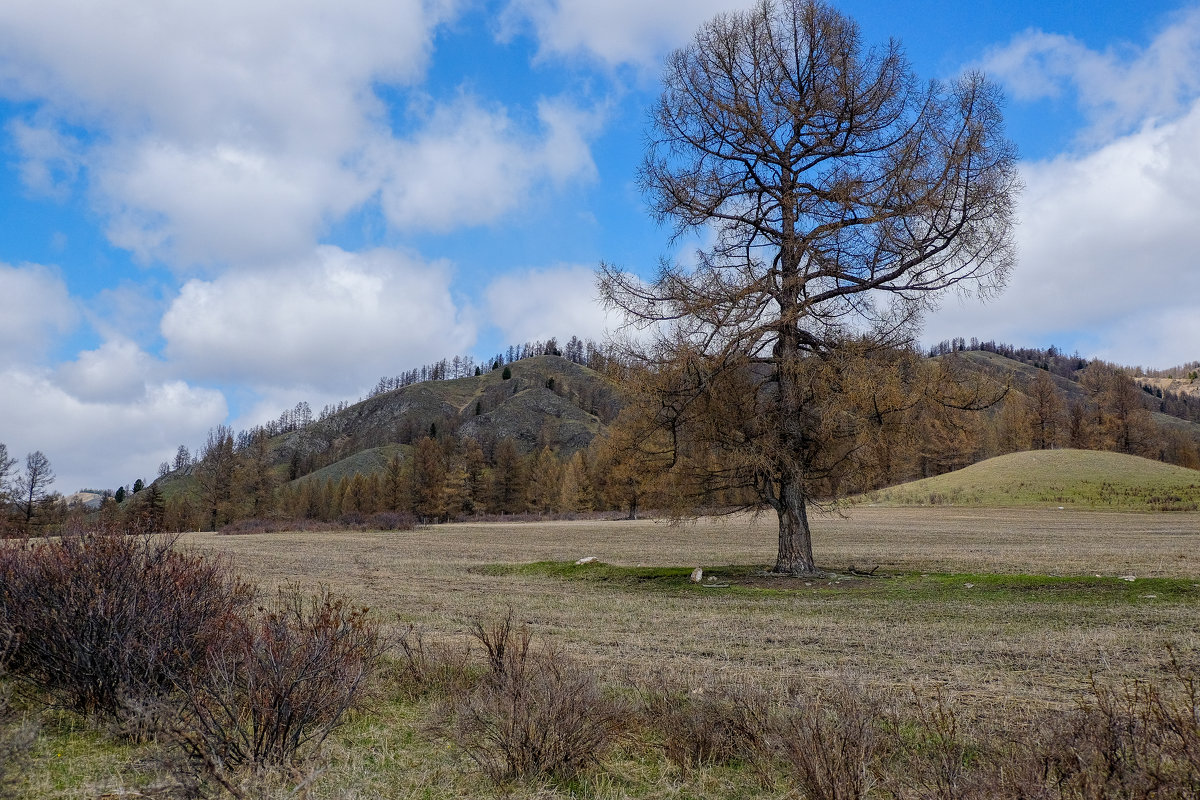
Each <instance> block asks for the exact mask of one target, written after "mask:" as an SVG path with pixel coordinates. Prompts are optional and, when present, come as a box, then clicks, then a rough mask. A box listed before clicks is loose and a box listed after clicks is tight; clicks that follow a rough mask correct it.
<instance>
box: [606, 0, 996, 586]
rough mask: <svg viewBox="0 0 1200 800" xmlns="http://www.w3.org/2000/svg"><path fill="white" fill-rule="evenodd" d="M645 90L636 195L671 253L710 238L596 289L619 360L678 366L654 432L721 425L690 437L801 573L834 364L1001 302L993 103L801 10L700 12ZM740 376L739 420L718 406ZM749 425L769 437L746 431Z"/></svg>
mask: <svg viewBox="0 0 1200 800" xmlns="http://www.w3.org/2000/svg"><path fill="white" fill-rule="evenodd" d="M663 82H664V89H663V92H662V95H661V97H660V99H659V100H658V102H657V104H656V105H655V107H654V108H653V111H652V123H651V129H650V132H649V140H650V143H649V148H648V151H647V154H646V158H645V161H644V163H643V166H642V168H641V171H640V182H641V185H642V187H643V189H644V191H645V192H646V194H647V196H648V198H649V202H650V205H651V208H652V209H653V212H654V214H655V215H656V217H657V218H658V219H659V220H660V221H666V222H670V223H672V224H673V226H674V229H675V235H676V237H677V238H679V237H683V236H685V235H689V234H693V233H700V234H704V235H706V236H707V237H708V238H709V239H711V241H712V244H711V245H710V246H708V247H707V248H706V249H704V250H702V251H701V252H700V253H698V259H697V263H696V264H695V266H692V267H685V266H679V265H672V264H664V265H663V266H662V267H661V269H660V272H659V275H658V276H657V278H656V279H655V280H654V281H653V282H650V283H648V284H647V283H643V282H642V281H640V280H638V279H636V278H635V277H632V276H630V275H628V274H626V273H624V272H623V271H621V270H620V269H618V268H616V267H613V266H610V265H603V266H602V267H601V275H600V287H601V294H602V296H603V297H604V299H605V300H606V301H607V303H608V305H609V306H610V307H615V308H617V309H620V310H622V311H624V312H625V313H626V314H627V315H628V317H629V318H630V319H632V320H634V321H635V323H634V324H639V323H640V324H641V326H642V327H644V328H646V329H649V331H650V333H649V334H647V336H648V337H649V339H650V340H651V341H652V342H653V344H651V345H640V346H638V347H631V349H632V350H633V351H634V354H635V355H637V356H640V357H642V358H644V359H646V360H647V361H648V362H650V363H651V364H654V365H658V366H661V365H663V364H673V365H674V366H672V367H671V368H670V372H672V374H673V375H674V376H675V378H676V379H675V380H673V381H671V382H669V383H666V384H660V385H659V388H660V389H662V391H661V392H660V401H661V409H660V411H659V421H660V423H661V424H662V425H663V426H665V427H667V428H669V429H671V430H672V431H673V432H674V433H676V434H678V433H680V432H681V431H682V427H681V426H683V425H684V423H686V422H689V421H691V422H695V421H696V419H697V418H698V417H697V415H695V414H691V416H689V414H690V412H691V410H692V408H693V406H694V404H695V403H696V402H698V400H699V399H700V398H704V397H707V401H706V402H708V403H709V404H710V405H713V406H714V410H716V411H720V412H721V413H724V414H729V415H730V416H728V417H726V418H725V421H724V422H721V421H719V420H718V421H714V420H708V421H707V422H706V423H705V425H706V426H707V427H708V428H709V430H708V431H707V432H706V434H705V435H706V436H709V437H710V438H715V439H717V440H720V441H723V442H726V443H729V442H738V441H739V440H744V441H741V443H740V445H739V446H740V447H742V448H743V450H744V451H745V452H746V453H747V457H746V459H745V460H744V461H743V464H744V467H745V469H752V470H753V472H754V475H753V476H752V478H753V479H752V483H753V488H754V490H755V491H756V494H757V497H758V498H759V500H760V501H762V502H765V503H767V504H769V505H770V506H771V507H772V508H774V509H775V511H776V512H777V513H778V516H779V553H778V558H777V560H776V564H775V570H776V571H778V572H786V573H795V574H802V573H809V572H813V571H815V569H816V565H815V563H814V560H813V556H812V544H811V536H810V531H809V523H808V517H807V511H806V508H807V506H808V505H809V503H810V502H812V501H813V499H814V487H813V485H812V483H811V480H810V476H809V469H810V468H811V467H812V466H813V465H814V464H815V462H816V460H817V459H818V458H819V457H821V456H822V455H823V454H825V449H824V448H823V447H822V446H821V444H820V443H821V437H822V436H825V435H834V438H835V440H836V438H837V437H836V434H837V428H838V424H839V423H838V418H837V413H836V404H835V405H834V406H832V407H831V406H830V405H829V403H828V398H829V395H830V393H833V394H834V395H836V394H837V393H839V392H840V391H841V389H840V388H839V384H840V383H841V381H842V380H843V379H845V378H853V374H854V370H853V369H849V370H848V369H845V368H844V367H845V366H846V364H847V363H848V362H841V363H839V361H838V359H839V355H838V353H839V351H840V350H842V348H843V345H844V344H845V343H847V342H852V343H853V344H854V349H856V350H857V351H858V352H859V353H860V354H865V355H866V357H871V356H870V352H871V347H867V346H864V343H870V344H873V345H888V346H891V345H896V344H902V343H904V342H905V341H906V340H907V339H909V338H910V337H911V335H912V333H913V331H914V330H915V324H916V323H917V322H918V320H919V318H920V315H921V312H922V311H923V310H925V309H926V308H928V307H929V306H930V305H931V304H932V303H934V302H936V299H937V298H938V297H939V296H940V295H941V294H943V293H944V292H945V291H946V290H947V289H949V288H951V287H959V288H960V289H962V290H964V291H977V292H980V293H988V292H990V291H994V290H998V289H999V288H1000V287H1001V286H1002V285H1003V282H1004V279H1005V276H1006V274H1007V272H1008V270H1009V268H1010V266H1011V263H1012V219H1013V203H1014V197H1015V193H1016V191H1017V190H1018V178H1017V175H1016V170H1015V165H1014V162H1015V153H1014V149H1013V147H1012V145H1011V144H1010V142H1009V141H1008V140H1007V139H1006V138H1005V137H1004V133H1003V122H1002V117H1001V113H1000V108H999V105H1000V98H999V96H998V93H997V90H996V89H995V88H994V87H993V86H992V85H991V84H990V83H989V82H988V81H987V80H985V78H984V77H983V76H982V75H980V74H977V73H972V74H968V75H965V76H963V77H962V78H960V79H958V80H956V81H955V82H953V83H951V84H943V83H939V82H930V83H928V84H922V83H920V82H919V81H918V79H917V78H916V76H915V75H914V73H913V72H912V70H911V68H910V66H909V64H908V61H907V60H906V58H905V56H904V54H903V51H902V50H901V48H900V45H899V44H898V43H896V42H895V41H891V42H889V43H887V44H886V45H884V46H882V47H880V48H873V49H864V47H863V45H862V43H861V42H860V38H859V32H858V28H857V25H856V24H855V23H854V22H853V21H852V20H850V19H848V18H846V17H844V16H842V15H841V14H839V13H838V12H837V11H835V10H834V9H833V8H831V7H829V6H826V5H823V4H821V3H818V2H813V0H762V2H760V3H759V4H758V5H756V6H755V7H754V8H753V9H751V10H749V11H746V12H739V13H731V14H724V15H720V16H718V17H715V18H714V19H712V20H711V21H710V22H708V23H706V24H705V25H703V26H702V27H701V29H700V30H699V31H698V32H697V34H696V36H695V39H694V41H693V42H692V44H691V45H689V46H688V47H685V48H683V49H680V50H678V51H676V52H675V53H674V54H672V55H671V56H670V58H669V60H668V62H667V65H666V69H665V72H664V76H663ZM645 339H646V337H643V341H645ZM738 383H744V384H747V385H745V386H742V387H741V389H742V390H743V393H742V394H739V395H737V397H740V398H743V399H744V400H745V401H746V402H747V403H749V404H750V405H749V406H748V407H747V406H746V405H745V404H742V405H741V407H737V406H736V405H735V407H732V408H731V407H730V403H729V402H727V401H726V400H725V399H723V398H719V397H714V394H713V393H714V392H715V391H718V390H720V391H726V390H728V387H729V385H730V384H738ZM868 405H869V404H868ZM818 411H819V412H820V413H817V412H818ZM750 419H756V420H760V421H765V424H759V425H756V426H750V427H751V428H752V430H742V429H743V428H746V427H747V426H746V422H747V420H750ZM683 432H686V431H683ZM743 472H744V470H743ZM744 478H745V475H744V474H740V475H738V476H737V479H738V480H739V481H740V480H744Z"/></svg>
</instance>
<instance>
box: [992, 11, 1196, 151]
mask: <svg viewBox="0 0 1200 800" xmlns="http://www.w3.org/2000/svg"><path fill="white" fill-rule="evenodd" d="M982 66H983V68H984V69H986V70H987V71H988V72H989V73H991V74H992V75H994V76H995V77H997V78H998V79H1000V80H1001V81H1002V82H1003V83H1004V84H1005V86H1006V88H1007V89H1008V91H1009V93H1010V94H1011V95H1012V96H1013V97H1014V98H1016V99H1018V100H1036V99H1041V98H1057V97H1061V96H1062V95H1064V94H1065V93H1067V92H1068V91H1073V92H1074V93H1075V94H1076V96H1077V99H1078V102H1079V104H1080V106H1081V107H1082V109H1083V110H1084V112H1085V113H1087V114H1088V115H1089V117H1090V118H1091V119H1092V121H1093V128H1092V130H1091V131H1089V134H1090V136H1091V137H1092V138H1097V137H1098V138H1101V139H1103V138H1104V137H1106V136H1109V135H1112V134H1114V133H1117V132H1128V130H1129V129H1130V128H1131V127H1140V126H1141V124H1142V123H1143V122H1144V121H1145V120H1146V119H1147V118H1166V117H1173V116H1176V115H1177V114H1179V113H1180V112H1182V111H1184V110H1186V109H1187V107H1188V106H1189V105H1190V104H1191V100H1192V99H1193V98H1194V97H1195V96H1196V94H1197V93H1198V92H1200V8H1192V9H1189V10H1187V11H1184V12H1181V13H1179V14H1177V15H1176V16H1175V17H1174V18H1173V19H1172V21H1171V23H1170V24H1169V25H1168V26H1167V27H1166V28H1164V29H1163V30H1162V31H1161V32H1160V33H1159V34H1158V35H1157V36H1156V37H1155V38H1154V40H1153V41H1152V42H1150V44H1149V45H1148V46H1146V47H1145V48H1141V49H1138V48H1134V47H1131V46H1128V45H1126V46H1123V47H1110V48H1109V49H1107V50H1105V51H1103V52H1097V51H1095V50H1091V49H1089V48H1088V47H1087V46H1086V45H1085V44H1083V43H1082V42H1080V41H1079V40H1078V39H1076V38H1074V37H1071V36H1063V35H1061V34H1055V33H1046V32H1044V31H1040V30H1028V31H1025V32H1024V33H1021V34H1019V35H1017V36H1015V37H1014V38H1013V39H1012V40H1011V41H1010V42H1008V43H1007V44H1005V45H1003V46H1002V47H998V48H995V49H993V50H992V51H990V52H989V53H988V54H987V55H986V56H985V58H984V60H983V64H982Z"/></svg>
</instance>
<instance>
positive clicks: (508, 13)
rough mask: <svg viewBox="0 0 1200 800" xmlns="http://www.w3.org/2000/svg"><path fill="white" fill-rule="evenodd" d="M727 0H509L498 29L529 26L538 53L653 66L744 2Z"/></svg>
mask: <svg viewBox="0 0 1200 800" xmlns="http://www.w3.org/2000/svg"><path fill="white" fill-rule="evenodd" d="M749 5H750V3H749V2H745V1H744V0H743V1H742V2H734V3H730V2H729V0H667V1H664V2H652V3H648V2H645V0H610V1H609V2H604V3H597V2H593V1H592V0H511V1H510V2H509V4H508V6H507V7H506V8H505V10H504V13H503V14H502V16H501V27H500V34H501V37H502V38H505V37H511V36H513V35H515V34H516V33H517V32H519V31H523V30H532V32H533V34H534V36H535V37H536V38H537V41H538V53H539V56H540V57H541V58H549V57H580V56H582V57H585V58H589V59H594V60H598V61H600V62H601V63H603V64H606V65H608V66H613V67H615V66H619V65H625V64H628V65H633V66H635V67H638V68H642V69H654V68H656V65H657V64H658V63H659V60H660V59H661V57H662V56H663V54H664V53H667V52H670V51H671V50H674V49H675V48H677V47H680V46H682V45H685V44H687V42H688V40H689V39H690V38H691V36H692V34H693V33H694V32H695V30H696V29H697V28H698V27H699V26H700V24H701V23H703V22H704V21H706V20H708V19H709V18H711V17H712V16H714V15H715V14H717V13H719V12H723V11H731V10H735V8H736V7H738V6H741V7H748V6H749Z"/></svg>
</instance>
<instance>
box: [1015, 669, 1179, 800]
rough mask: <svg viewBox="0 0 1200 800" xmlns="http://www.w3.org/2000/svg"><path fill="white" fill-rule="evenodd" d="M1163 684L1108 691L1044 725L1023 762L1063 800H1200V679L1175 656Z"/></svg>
mask: <svg viewBox="0 0 1200 800" xmlns="http://www.w3.org/2000/svg"><path fill="white" fill-rule="evenodd" d="M1166 673H1167V679H1166V681H1165V682H1164V683H1163V684H1161V685H1160V684H1154V683H1150V682H1145V681H1135V682H1131V683H1127V684H1124V685H1122V686H1120V687H1112V686H1108V685H1105V684H1102V683H1100V682H1098V681H1095V680H1093V681H1092V684H1091V696H1090V697H1089V698H1088V701H1087V702H1085V703H1084V704H1082V705H1081V707H1080V709H1079V710H1078V711H1077V712H1076V713H1075V714H1072V715H1068V716H1066V717H1065V718H1063V719H1061V720H1060V721H1058V722H1057V723H1056V724H1052V725H1051V726H1049V731H1048V734H1047V735H1046V736H1045V738H1044V740H1043V741H1042V742H1041V743H1039V744H1038V745H1037V746H1036V748H1035V749H1033V751H1032V752H1030V753H1027V755H1026V757H1027V758H1031V759H1035V760H1037V761H1038V762H1039V764H1040V767H1041V771H1042V772H1043V774H1044V775H1046V777H1047V778H1048V779H1049V780H1050V782H1051V784H1052V785H1054V786H1057V787H1059V789H1060V790H1062V793H1063V795H1064V796H1071V797H1083V798H1092V797H1096V798H1100V797H1124V798H1131V800H1140V799H1141V798H1146V799H1147V800H1148V799H1149V798H1160V797H1196V796H1198V795H1200V678H1198V676H1197V673H1196V670H1195V669H1189V668H1186V667H1184V666H1182V665H1180V664H1179V662H1178V661H1177V660H1176V658H1175V656H1174V654H1173V653H1170V654H1169V656H1168V662H1167V664H1166Z"/></svg>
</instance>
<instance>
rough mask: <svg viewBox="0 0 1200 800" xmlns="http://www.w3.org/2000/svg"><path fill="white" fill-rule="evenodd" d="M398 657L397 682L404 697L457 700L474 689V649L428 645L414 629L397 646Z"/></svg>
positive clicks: (441, 644)
mask: <svg viewBox="0 0 1200 800" xmlns="http://www.w3.org/2000/svg"><path fill="white" fill-rule="evenodd" d="M396 650H397V651H398V653H399V656H400V657H399V661H398V665H397V666H398V669H397V670H396V682H397V684H398V688H399V690H400V692H401V694H403V695H404V696H405V697H407V698H409V699H413V700H415V699H417V698H420V697H431V696H432V697H442V698H448V697H456V696H459V695H461V694H463V693H465V692H468V691H470V690H471V689H472V688H474V686H475V684H476V683H477V679H476V675H475V674H474V673H473V671H472V669H471V648H470V647H469V646H455V645H452V644H448V643H445V642H434V643H429V642H426V641H425V635H424V633H422V631H421V630H420V629H419V628H416V627H414V626H412V625H410V626H409V627H408V630H406V631H405V632H404V633H403V634H401V635H400V637H399V639H398V640H397V642H396Z"/></svg>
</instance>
